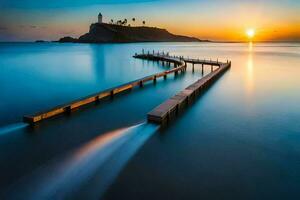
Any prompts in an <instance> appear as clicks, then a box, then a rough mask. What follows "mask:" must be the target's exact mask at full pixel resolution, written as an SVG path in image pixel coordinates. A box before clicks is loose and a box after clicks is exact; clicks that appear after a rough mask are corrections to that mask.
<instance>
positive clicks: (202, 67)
mask: <svg viewBox="0 0 300 200" xmlns="http://www.w3.org/2000/svg"><path fill="white" fill-rule="evenodd" d="M201 73H202V75H203V74H204V67H203V64H202V72H201Z"/></svg>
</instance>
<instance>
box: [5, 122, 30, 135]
mask: <svg viewBox="0 0 300 200" xmlns="http://www.w3.org/2000/svg"><path fill="white" fill-rule="evenodd" d="M27 126H29V125H28V124H25V123H15V124H9V125H7V126H4V127H0V136H1V135H4V134H7V133H10V132H13V131H16V130H19V129H22V128H25V127H27Z"/></svg>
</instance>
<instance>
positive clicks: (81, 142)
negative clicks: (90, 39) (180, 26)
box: [0, 42, 300, 200]
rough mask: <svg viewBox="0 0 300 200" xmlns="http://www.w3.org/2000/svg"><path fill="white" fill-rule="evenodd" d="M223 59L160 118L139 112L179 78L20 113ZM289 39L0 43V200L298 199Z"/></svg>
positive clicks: (298, 124) (299, 99)
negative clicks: (72, 105)
mask: <svg viewBox="0 0 300 200" xmlns="http://www.w3.org/2000/svg"><path fill="white" fill-rule="evenodd" d="M142 51H144V52H147V51H149V52H152V51H155V52H169V54H170V55H176V56H184V57H189V58H199V59H211V60H218V61H223V62H226V61H227V60H229V61H231V62H232V66H231V69H230V70H228V71H227V72H226V73H225V74H224V75H223V76H222V77H221V78H220V79H218V80H217V81H216V82H215V83H214V84H213V85H212V86H211V87H210V88H209V89H208V90H207V91H206V92H205V93H204V94H203V95H202V96H200V97H198V98H197V99H196V100H195V101H194V102H193V103H192V104H191V105H190V106H189V107H188V108H187V109H186V110H185V112H183V113H181V114H180V115H179V116H178V117H177V118H176V119H175V120H174V121H172V123H170V124H168V125H167V126H165V127H160V126H158V125H155V124H151V123H148V122H147V113H148V112H149V111H151V110H152V109H153V108H155V107H156V106H158V105H159V104H161V103H162V102H164V101H165V100H167V99H168V98H170V97H172V96H173V95H175V94H176V93H178V92H180V91H181V90H183V89H184V88H186V87H187V86H188V85H190V84H192V83H194V82H195V81H197V80H198V79H200V78H201V77H203V76H205V75H207V74H208V73H210V70H211V68H210V66H205V67H204V73H203V74H202V69H201V65H195V70H194V71H193V70H192V66H191V65H188V67H187V71H186V72H185V73H182V74H179V75H177V76H174V75H169V76H168V77H167V79H165V80H164V79H158V80H157V82H156V83H155V84H154V83H152V82H149V83H147V84H145V85H144V87H142V88H139V87H137V88H134V89H133V90H132V91H130V92H126V93H124V94H120V95H117V96H115V97H114V98H113V99H107V100H104V101H101V102H98V103H92V104H90V105H87V106H85V107H83V108H80V109H78V110H75V111H74V112H71V113H68V114H65V115H59V116H56V117H53V118H51V119H48V120H45V121H42V122H40V123H38V124H36V125H34V126H30V125H28V124H26V123H23V121H22V118H23V116H26V115H31V114H34V113H37V112H40V111H44V110H48V109H51V108H53V107H55V106H58V105H62V104H65V103H68V102H71V101H74V100H76V99H79V98H81V97H84V96H88V95H90V94H93V93H96V92H100V91H102V90H105V89H108V88H112V87H115V86H118V85H122V84H124V83H127V82H130V81H133V80H136V79H139V78H143V77H145V76H148V75H151V74H154V73H158V72H162V71H164V70H167V69H170V68H172V66H171V67H170V66H166V65H163V64H162V63H157V62H153V61H145V60H140V59H135V58H133V55H134V54H135V53H141V52H142ZM299 188H300V43H279V42H278V43H205V42H204V43H197V42H196V43H130V44H71V43H70V44H59V43H0V199H37V200H40V199H106V200H117V199H133V200H134V199H137V200H140V199H143V200H148V199H149V200H150V199H151V200H152V199H173V200H176V199H218V200H219V199H251V200H252V199H272V200H274V199H300V190H299Z"/></svg>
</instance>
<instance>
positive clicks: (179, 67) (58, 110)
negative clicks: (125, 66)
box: [23, 54, 186, 124]
mask: <svg viewBox="0 0 300 200" xmlns="http://www.w3.org/2000/svg"><path fill="white" fill-rule="evenodd" d="M139 56H140V55H138V54H136V55H135V56H134V57H135V58H139ZM160 59H165V61H168V62H170V63H173V64H174V68H173V69H170V70H166V71H163V72H160V73H156V74H153V75H150V76H146V77H144V78H141V79H138V80H135V81H132V82H128V83H125V84H123V85H120V86H117V87H114V88H110V89H107V90H104V91H100V92H98V93H95V94H92V95H89V96H87V97H83V98H81V99H78V100H75V101H72V102H70V103H67V104H63V105H59V106H56V107H54V108H51V109H49V110H45V111H42V112H38V113H35V114H32V115H26V116H24V117H23V121H24V122H26V123H29V124H34V123H37V122H39V121H42V120H45V119H48V118H51V117H54V116H56V115H59V114H63V113H68V112H71V111H72V110H74V109H78V108H80V107H82V106H84V105H87V104H90V103H92V102H97V101H100V100H101V99H104V98H109V97H113V96H114V95H116V94H119V93H122V92H126V91H129V90H131V89H132V88H134V87H137V86H139V87H141V86H143V85H144V84H145V83H147V82H150V81H153V82H156V79H158V78H160V77H164V78H166V77H167V75H168V74H171V73H175V74H177V73H178V72H184V71H185V67H186V66H185V63H184V62H183V61H181V60H180V59H178V58H172V57H168V58H163V57H161V58H160Z"/></svg>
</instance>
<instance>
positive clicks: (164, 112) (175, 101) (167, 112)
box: [23, 51, 231, 124]
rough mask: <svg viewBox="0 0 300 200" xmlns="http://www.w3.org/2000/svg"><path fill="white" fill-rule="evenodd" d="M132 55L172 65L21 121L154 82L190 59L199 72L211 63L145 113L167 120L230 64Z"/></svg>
mask: <svg viewBox="0 0 300 200" xmlns="http://www.w3.org/2000/svg"><path fill="white" fill-rule="evenodd" d="M133 57H134V58H139V59H146V60H153V61H158V62H162V63H163V65H167V66H171V64H172V65H173V68H171V69H170V68H169V69H168V70H166V71H163V72H160V73H156V74H152V75H150V76H146V77H144V78H141V79H138V80H135V81H131V82H128V83H125V84H123V85H120V86H117V87H113V88H110V89H107V90H104V91H100V92H98V93H95V94H92V95H89V96H87V97H84V98H81V99H78V100H75V101H72V102H70V103H67V104H63V105H60V106H57V107H54V108H51V109H49V110H46V111H42V112H38V113H35V114H32V115H26V116H24V117H23V121H24V122H26V123H29V124H35V123H37V122H39V121H42V120H45V119H48V118H51V117H54V116H57V115H60V114H63V113H70V112H72V111H74V110H76V109H79V108H80V107H82V106H85V105H87V104H90V103H93V102H99V101H100V100H102V99H105V98H112V97H114V96H115V95H117V94H120V93H123V92H126V91H130V90H132V89H133V88H134V87H142V86H143V85H144V84H145V83H147V82H153V83H155V82H156V80H157V79H158V78H161V77H163V78H164V79H165V78H166V77H167V75H168V74H172V73H174V74H175V75H177V74H178V73H179V72H180V73H184V72H185V71H186V68H187V64H188V63H190V64H192V65H193V71H194V65H197V64H201V66H202V73H203V67H204V65H209V66H211V73H210V74H208V75H207V76H205V77H203V78H201V79H200V80H198V81H197V82H196V83H194V84H192V85H190V86H189V87H187V88H186V89H185V90H183V91H181V92H180V93H178V94H177V95H175V96H174V97H172V98H170V99H169V100H167V101H166V102H164V103H162V104H161V105H160V106H158V107H157V108H155V109H154V110H153V111H151V112H150V113H148V120H149V121H150V122H154V123H164V122H165V121H168V119H169V118H170V116H171V115H172V114H173V113H174V112H175V113H177V112H178V111H179V110H180V109H181V108H182V107H183V105H185V104H186V103H188V102H189V99H190V98H192V96H195V95H196V94H198V93H199V92H200V91H202V89H204V88H206V87H207V86H208V85H210V84H211V83H212V82H213V81H214V80H215V79H216V78H217V77H218V76H219V75H221V74H222V73H223V72H224V71H225V70H226V69H228V68H229V67H230V65H231V63H230V62H228V61H227V63H222V62H219V61H211V60H200V59H189V58H184V57H182V56H170V55H169V53H164V52H162V53H159V52H158V53H155V52H154V51H153V52H151V53H150V52H147V53H145V52H144V51H143V53H141V54H135V55H134V56H133ZM214 66H216V67H218V69H217V70H213V67H214Z"/></svg>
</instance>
